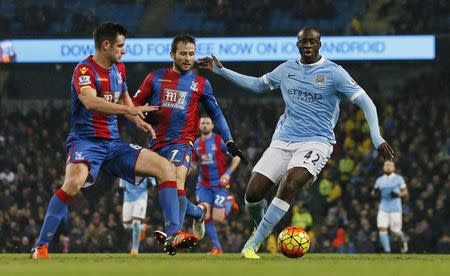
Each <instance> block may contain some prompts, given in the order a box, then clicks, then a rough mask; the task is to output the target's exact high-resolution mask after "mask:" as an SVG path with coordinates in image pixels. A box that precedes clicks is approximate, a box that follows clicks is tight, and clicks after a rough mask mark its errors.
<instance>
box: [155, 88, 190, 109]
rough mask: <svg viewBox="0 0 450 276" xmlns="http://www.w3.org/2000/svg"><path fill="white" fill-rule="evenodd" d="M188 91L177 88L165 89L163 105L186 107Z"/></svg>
mask: <svg viewBox="0 0 450 276" xmlns="http://www.w3.org/2000/svg"><path fill="white" fill-rule="evenodd" d="M187 95H188V92H186V91H180V90H175V89H169V88H166V89H164V96H163V99H162V103H161V106H162V107H171V108H178V109H182V110H184V108H185V107H186V99H187Z"/></svg>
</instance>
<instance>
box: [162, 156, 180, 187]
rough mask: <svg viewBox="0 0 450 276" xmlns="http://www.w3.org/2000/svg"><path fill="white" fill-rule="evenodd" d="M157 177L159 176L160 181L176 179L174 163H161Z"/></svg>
mask: <svg viewBox="0 0 450 276" xmlns="http://www.w3.org/2000/svg"><path fill="white" fill-rule="evenodd" d="M159 178H160V180H161V182H164V181H176V179H177V174H176V169H175V165H174V164H172V163H170V162H169V161H167V162H164V164H161V170H160V176H159Z"/></svg>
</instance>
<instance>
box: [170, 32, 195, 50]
mask: <svg viewBox="0 0 450 276" xmlns="http://www.w3.org/2000/svg"><path fill="white" fill-rule="evenodd" d="M178 42H183V43H184V44H188V43H192V44H194V45H195V37H194V36H193V35H190V34H178V35H177V36H175V37H174V38H173V40H172V45H171V49H170V52H172V53H175V52H176V51H177V46H178Z"/></svg>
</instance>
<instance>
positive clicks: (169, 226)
mask: <svg viewBox="0 0 450 276" xmlns="http://www.w3.org/2000/svg"><path fill="white" fill-rule="evenodd" d="M158 195H159V196H158V197H159V206H161V210H162V212H163V216H164V225H165V227H166V233H167V235H168V236H172V235H173V234H175V233H176V232H178V231H180V230H181V227H180V226H179V224H178V221H179V219H180V218H179V216H180V215H179V206H178V204H174V203H175V202H178V195H177V182H175V181H165V182H163V183H160V184H159V185H158Z"/></svg>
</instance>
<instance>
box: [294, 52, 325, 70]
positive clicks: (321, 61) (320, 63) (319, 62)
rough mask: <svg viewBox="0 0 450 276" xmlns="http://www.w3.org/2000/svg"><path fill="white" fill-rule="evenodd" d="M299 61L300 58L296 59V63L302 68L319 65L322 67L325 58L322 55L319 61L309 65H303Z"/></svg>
mask: <svg viewBox="0 0 450 276" xmlns="http://www.w3.org/2000/svg"><path fill="white" fill-rule="evenodd" d="M300 59H301V57H299V58H298V60H297V63H298V64H300V66H303V67H317V66H319V65H322V63H324V62H325V57H324V56H323V55H322V56H321V57H320V59H319V60H318V61H317V62H314V63H310V64H304V63H302V62H301V61H300Z"/></svg>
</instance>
